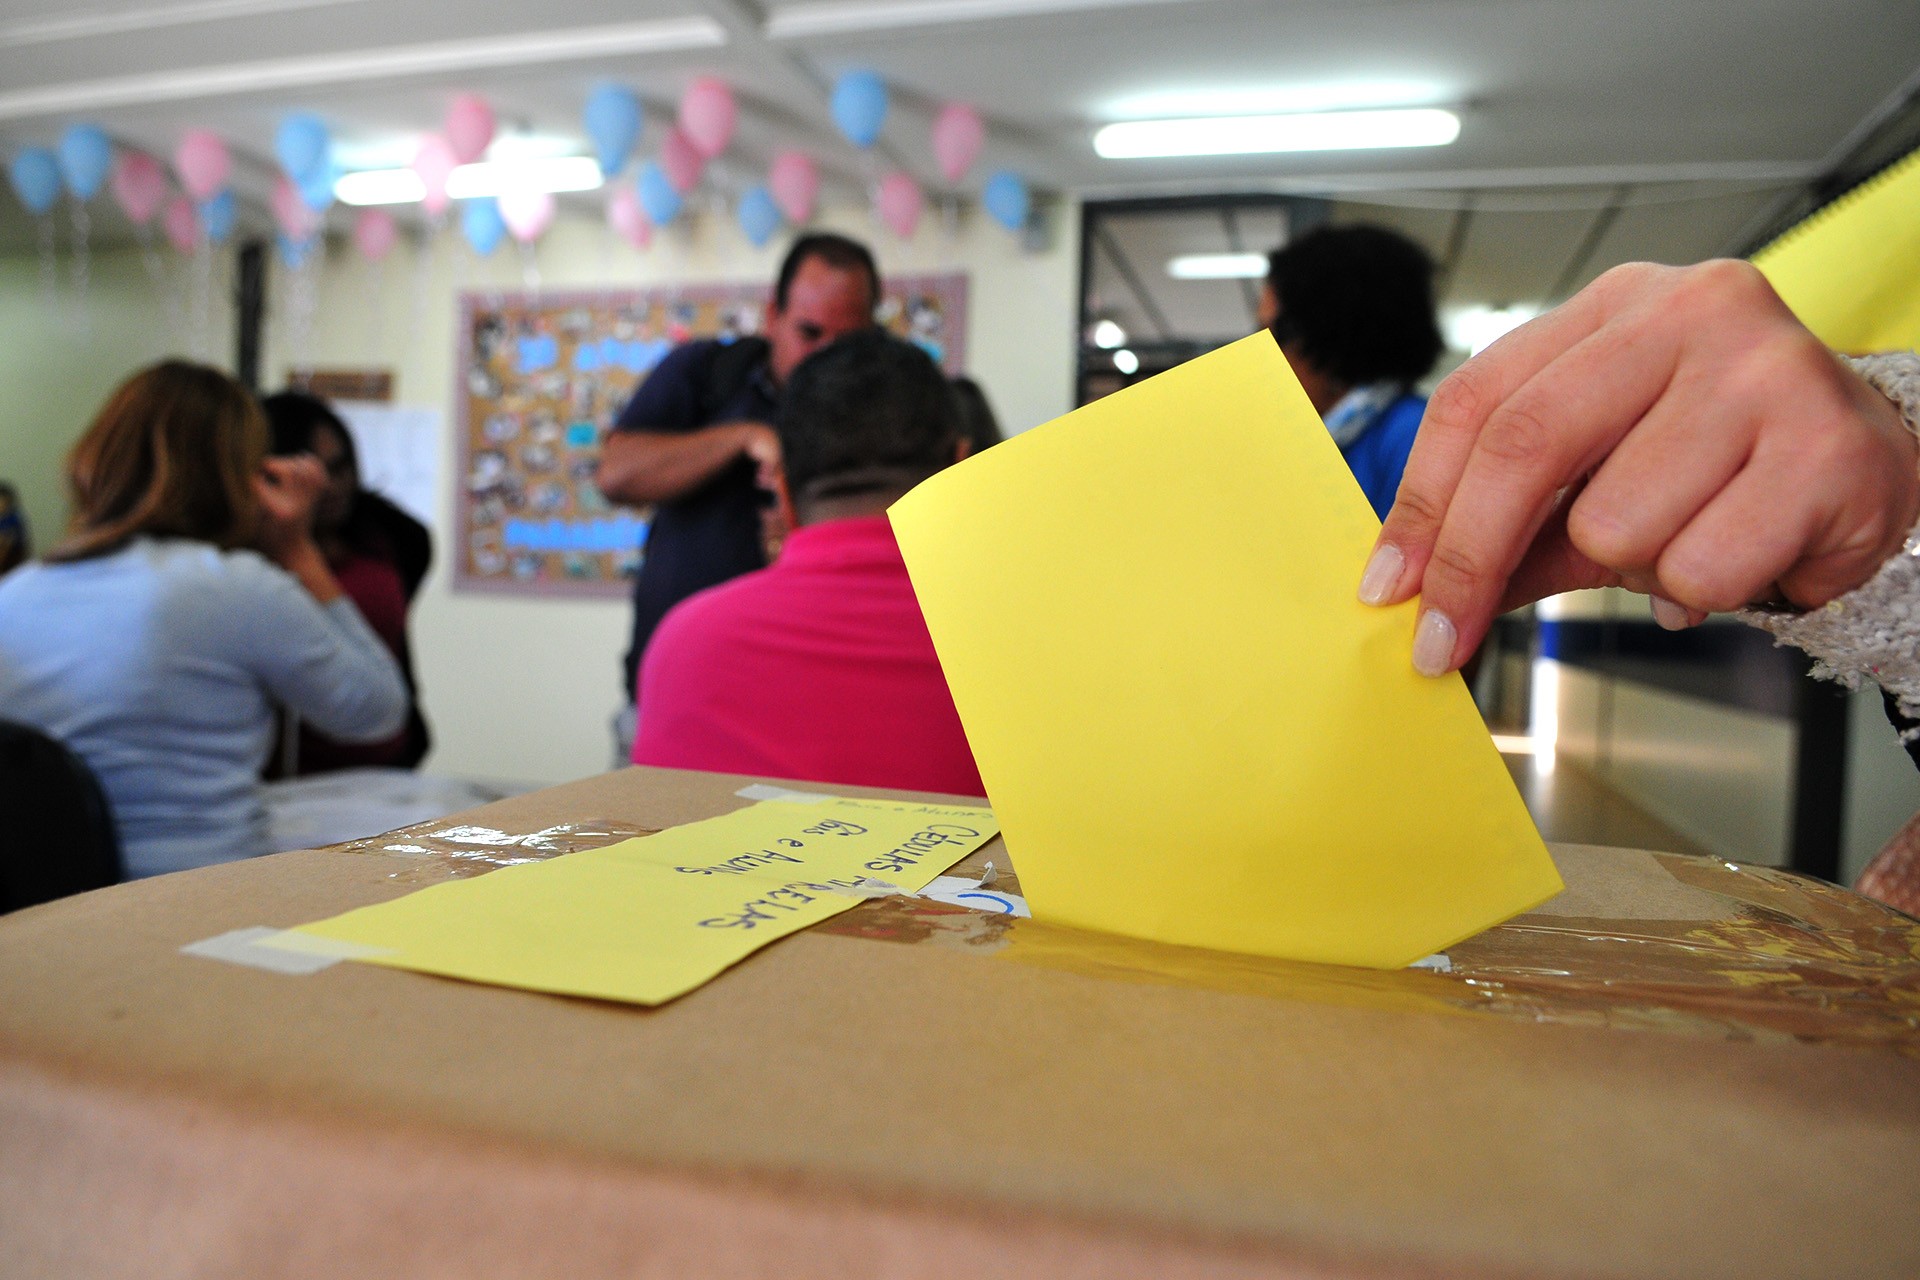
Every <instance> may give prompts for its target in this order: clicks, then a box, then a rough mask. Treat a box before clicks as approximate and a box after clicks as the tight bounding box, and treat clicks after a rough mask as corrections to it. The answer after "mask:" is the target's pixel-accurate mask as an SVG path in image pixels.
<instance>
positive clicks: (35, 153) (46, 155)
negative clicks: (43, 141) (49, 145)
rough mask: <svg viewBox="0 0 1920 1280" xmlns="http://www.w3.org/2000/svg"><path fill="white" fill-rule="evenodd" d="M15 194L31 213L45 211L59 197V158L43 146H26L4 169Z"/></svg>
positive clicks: (51, 206)
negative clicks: (6, 168) (11, 181)
mask: <svg viewBox="0 0 1920 1280" xmlns="http://www.w3.org/2000/svg"><path fill="white" fill-rule="evenodd" d="M7 176H8V177H10V178H12V179H13V191H14V194H15V195H17V196H19V197H20V203H21V204H24V205H25V206H27V209H28V210H29V211H30V212H33V213H45V212H46V211H47V210H49V209H51V208H53V202H54V201H55V200H58V199H59V198H60V162H59V161H58V160H55V159H54V158H53V152H51V151H49V150H47V149H46V148H45V147H28V148H27V149H26V150H25V151H22V152H21V153H20V154H19V155H17V156H15V157H14V158H13V164H12V165H11V166H9V168H8V170H7Z"/></svg>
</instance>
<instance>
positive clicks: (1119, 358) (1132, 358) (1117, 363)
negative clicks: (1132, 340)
mask: <svg viewBox="0 0 1920 1280" xmlns="http://www.w3.org/2000/svg"><path fill="white" fill-rule="evenodd" d="M1113 367H1114V368H1116V369H1118V370H1119V371H1120V372H1122V373H1124V374H1126V375H1127V376H1128V377H1129V378H1131V377H1132V376H1133V375H1134V374H1136V373H1138V372H1140V357H1139V356H1137V355H1135V354H1133V352H1131V351H1129V350H1127V349H1126V348H1125V347H1122V348H1120V349H1119V350H1118V351H1116V352H1114V353H1113Z"/></svg>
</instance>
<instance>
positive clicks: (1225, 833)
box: [890, 333, 1562, 968]
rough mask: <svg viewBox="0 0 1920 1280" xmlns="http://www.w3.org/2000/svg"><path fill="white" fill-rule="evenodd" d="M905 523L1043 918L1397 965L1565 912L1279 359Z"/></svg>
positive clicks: (1263, 338) (1040, 457)
mask: <svg viewBox="0 0 1920 1280" xmlns="http://www.w3.org/2000/svg"><path fill="white" fill-rule="evenodd" d="M890 515H891V517H892V520H893V527H894V531H895V533H896V534H897V535H898V537H899V541H900V548H901V550H902V552H903V553H904V554H905V556H906V561H907V568H908V570H909V572H910V573H911V575H912V578H913V585H914V590H915V592H916V594H917V595H918V596H919V600H920V607H921V609H922V611H923V612H924V613H925V615H926V619H927V625H928V627H929V629H930V630H931V631H932V633H933V640H934V645H935V648H936V649H937V650H938V651H939V655H940V663H941V666H942V667H943V668H944V670H945V672H946V676H947V683H948V684H949V686H951V688H952V690H953V697H954V702H955V703H956V705H957V706H958V707H959V711H960V719H961V721H962V722H963V724H964V725H965V726H966V731H967V740H968V741H969V742H970V743H971V744H972V746H973V753H974V758H975V760H976V761H977V762H978V763H979V765H980V773H981V777H982V778H983V780H984V781H985V782H986V786H987V794H988V796H989V797H991V799H992V801H993V807H994V813H995V815H996V816H997V817H998V818H999V820H1000V824H1001V828H1002V832H1003V834H1004V835H1005V837H1006V841H1007V850H1008V852H1009V853H1010V854H1011V855H1012V857H1013V860H1014V867H1015V869H1016V870H1017V871H1018V872H1019V875H1020V884H1021V887H1022V889H1023V890H1024V892H1025V893H1026V895H1027V898H1028V901H1029V903H1030V904H1031V905H1032V908H1033V912H1034V915H1035V916H1036V917H1038V918H1044V919H1048V920H1055V921H1059V922H1062V923H1066V924H1072V925H1078V926H1082V927H1085V928H1090V929H1102V930H1108V931H1111V932H1115V933H1124V934H1132V935H1136V936H1138V937H1143V938H1152V939H1156V940H1158V941H1162V942H1174V943H1183V944H1186V945H1190V946H1203V947H1215V948H1220V949H1224V950H1231V951H1246V952H1253V953H1256V954H1260V955H1270V956H1280V957H1285V958H1290V959H1298V960H1319V961H1331V962H1337V963H1342V964H1358V965H1371V966H1376V967H1381V968H1386V967H1397V966H1401V965H1405V964H1407V963H1409V962H1411V961H1413V960H1416V959H1418V958H1420V957H1421V956H1424V955H1427V954H1429V953H1430V952H1433V951H1435V950H1438V949H1440V948H1443V947H1445V946H1447V945H1449V944H1450V943H1453V942H1456V941H1458V940H1460V939H1461V938H1464V937H1467V936H1469V935H1471V934H1474V933H1477V932H1479V931H1480V930H1482V929H1485V928H1487V927H1488V926H1490V925H1493V924H1496V923H1498V922H1499V921H1501V920H1504V919H1506V918H1507V917H1509V916H1512V915H1515V914H1517V913H1519V912H1521V911H1524V910H1526V909H1527V908H1529V907H1533V906H1536V905H1538V904H1539V903H1541V902H1543V901H1545V900H1546V899H1547V898H1550V897H1552V896H1553V895H1554V894H1555V893H1557V892H1559V890H1560V889H1561V887H1562V886H1561V883H1560V878H1559V876H1558V874H1557V873H1556V872H1555V871H1554V868H1553V863H1552V861H1551V860H1550V859H1549V858H1548V856H1547V852H1546V849H1545V847H1544V846H1543V845H1542V844H1541V842H1540V837H1539V834H1538V832H1536V831H1535V830H1534V827H1533V824H1532V822H1531V821H1530V820H1529V818H1528V816H1527V811H1526V808H1525V807H1524V806H1523V805H1522V804H1521V802H1520V798H1519V796H1518V794H1517V793H1516V792H1515V790H1514V786H1513V783H1512V781H1511V779H1510V778H1509V776H1508V774H1507V771H1506V768H1505V766H1504V765H1503V764H1502V763H1501V761H1500V756H1499V753H1498V752H1497V751H1496V750H1495V749H1494V746H1493V742H1492V739H1491V737H1490V736H1489V735H1488V733H1487V731H1486V729H1485V727H1484V726H1483V725H1482V723H1481V720H1480V717H1479V715H1478V713H1477V712H1476V711H1475V709H1474V706H1473V703H1472V700H1471V699H1470V698H1469V697H1468V695H1467V691H1466V687H1465V686H1464V684H1463V683H1462V682H1461V681H1460V679H1459V678H1458V677H1457V676H1449V677H1447V678H1446V679H1443V680H1430V679H1426V678H1424V677H1421V676H1419V675H1417V674H1415V672H1414V671H1413V668H1412V666H1411V665H1410V664H1409V654H1410V653H1411V651H1412V644H1413V623H1414V609H1413V606H1412V605H1410V604H1409V605H1402V606H1400V607H1398V608H1391V609H1375V608H1369V607H1367V606H1365V605H1362V604H1360V603H1359V602H1358V600H1357V599H1356V598H1355V594H1354V593H1355V590H1356V587H1357V585H1358V583H1359V580H1360V573H1361V569H1362V567H1363V565H1364V563H1365V561H1366V557H1367V554H1368V552H1369V551H1370V550H1371V547H1372V543H1373V538H1374V536H1375V535H1376V534H1377V533H1378V532H1379V527H1380V526H1379V522H1378V521H1377V520H1375V518H1374V516H1373V512H1372V510H1371V509H1370V508H1369V507H1368V506H1367V503H1366V499H1365V498H1364V497H1363V496H1362V495H1361V493H1360V489H1359V486H1358V485H1356V484H1355V483H1354V480H1353V478H1352V475H1351V474H1350V473H1349V472H1348V470H1347V467H1346V464H1345V462H1343V461H1342V460H1341V457H1340V454H1339V451H1338V449H1336V448H1335V446H1334V444H1333V441H1332V439H1331V437H1330V436H1329V435H1328V434H1327V430H1326V428H1325V427H1324V426H1323V425H1322V424H1321V422H1320V418H1319V416H1318V415H1317V414H1315V413H1314V411H1313V408H1312V406H1311V405H1310V404H1309V403H1308V402H1307V398H1306V396H1305V394H1304V393H1303V392H1302V391H1301V390H1300V386H1299V384H1298V382H1297V381H1295V379H1294V377H1293V374H1292V371H1291V370H1290V369H1289V368H1288V366H1287V363H1286V361H1285V360H1284V359H1283V358H1282V357H1281V355H1280V351H1279V348H1278V347H1276V346H1275V345H1274V342H1273V339H1272V338H1271V337H1269V336H1268V335H1266V334H1265V333H1261V334H1258V335H1256V336H1254V337H1251V338H1247V339H1245V340H1243V341H1240V342H1236V343H1234V344H1233V345H1231V346H1228V347H1225V348H1223V349H1221V350H1219V351H1216V352H1214V353H1213V354H1211V355H1207V356H1203V357H1201V358H1199V359H1197V360H1193V361H1190V362H1189V363H1187V364H1185V365H1182V366H1180V367H1179V368H1177V369H1174V370H1172V371H1171V372H1169V373H1164V374H1161V375H1160V376H1159V377H1156V378H1153V379H1150V380H1148V381H1146V382H1143V383H1140V384H1138V385H1136V386H1134V387H1131V388H1129V389H1127V390H1125V391H1121V392H1118V393H1117V394H1114V395H1111V396H1108V397H1107V398H1106V399H1103V400H1100V401H1097V402H1095V403H1094V404H1091V405H1088V406H1086V407H1085V408H1082V409H1079V410H1077V411H1076V412H1074V413H1070V414H1068V415H1067V416H1066V417H1064V418H1060V419H1057V420H1056V421H1054V422H1050V423H1048V424H1046V425H1045V426H1042V427H1038V428H1035V429H1034V430H1032V431H1029V432H1026V433H1024V434H1022V435H1017V436H1015V437H1013V438H1012V439H1010V440H1008V441H1007V442H1006V443H1004V444H1000V445H996V446H994V447H993V448H992V449H990V450H987V451H986V452H985V453H982V454H980V455H978V456H977V457H974V458H970V459H968V460H967V461H965V462H963V463H961V464H960V465H959V466H956V467H952V468H949V469H948V470H946V471H943V472H941V473H940V474H939V475H936V476H934V477H933V478H931V479H929V480H927V481H926V482H924V483H923V484H921V485H920V486H919V487H917V488H916V489H914V490H913V491H912V492H911V493H909V494H907V496H906V497H904V498H902V499H900V501H899V502H897V503H896V504H894V506H893V508H892V509H891V512H890Z"/></svg>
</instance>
